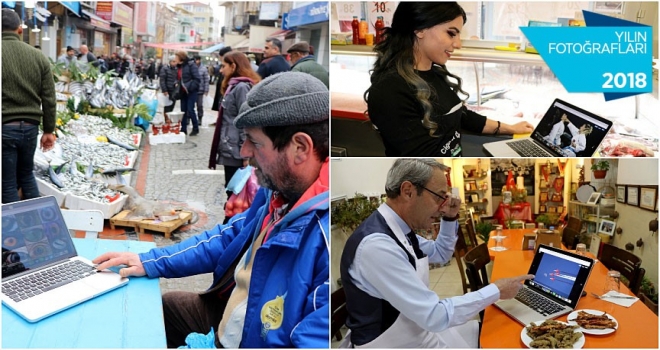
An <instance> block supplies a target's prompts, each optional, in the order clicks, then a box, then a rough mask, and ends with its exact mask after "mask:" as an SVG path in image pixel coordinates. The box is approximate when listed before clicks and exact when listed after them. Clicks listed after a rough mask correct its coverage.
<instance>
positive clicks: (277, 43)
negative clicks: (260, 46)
mask: <svg viewBox="0 0 660 350" xmlns="http://www.w3.org/2000/svg"><path fill="white" fill-rule="evenodd" d="M266 42H267V43H271V44H273V46H275V47H277V49H278V50H279V51H280V52H282V42H281V41H280V39H278V38H268V39H266Z"/></svg>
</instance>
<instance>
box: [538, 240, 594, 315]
mask: <svg viewBox="0 0 660 350" xmlns="http://www.w3.org/2000/svg"><path fill="white" fill-rule="evenodd" d="M536 254H537V255H538V254H540V255H541V256H540V259H539V260H538V265H537V266H536V271H533V272H532V271H530V273H533V274H534V279H533V280H530V281H528V283H529V286H530V287H534V288H535V289H538V290H541V291H543V292H545V293H546V294H549V295H551V296H553V297H555V298H557V299H560V300H563V301H564V302H566V303H569V304H572V303H573V301H577V300H578V298H579V297H580V293H581V292H582V285H583V284H584V283H586V281H587V278H588V277H589V272H590V270H591V264H590V263H589V262H587V261H582V260H579V259H577V258H574V257H572V256H568V255H564V254H561V253H558V252H555V251H552V250H549V249H545V248H543V247H541V248H539V251H538V253H536ZM534 260H535V261H536V260H537V259H534ZM532 267H533V268H534V266H532ZM576 283H578V284H577V285H576ZM576 287H577V288H576ZM576 294H577V295H576Z"/></svg>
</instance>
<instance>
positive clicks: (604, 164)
mask: <svg viewBox="0 0 660 350" xmlns="http://www.w3.org/2000/svg"><path fill="white" fill-rule="evenodd" d="M596 170H605V171H608V170H610V162H608V161H606V160H599V161H597V162H594V163H593V164H591V171H596Z"/></svg>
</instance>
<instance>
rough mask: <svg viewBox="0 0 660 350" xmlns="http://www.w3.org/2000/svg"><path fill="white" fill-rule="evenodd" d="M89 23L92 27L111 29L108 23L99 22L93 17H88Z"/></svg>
mask: <svg viewBox="0 0 660 350" xmlns="http://www.w3.org/2000/svg"><path fill="white" fill-rule="evenodd" d="M89 23H90V24H91V25H93V26H94V27H97V28H101V29H107V30H112V28H111V27H110V25H109V24H107V23H104V22H101V21H99V20H96V19H94V18H90V19H89Z"/></svg>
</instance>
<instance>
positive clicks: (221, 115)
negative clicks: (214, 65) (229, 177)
mask: <svg viewBox="0 0 660 350" xmlns="http://www.w3.org/2000/svg"><path fill="white" fill-rule="evenodd" d="M252 85H253V82H252V80H251V79H250V78H246V77H237V78H231V79H230V80H229V86H228V87H227V91H225V95H224V97H223V99H222V104H221V107H220V111H218V120H217V121H216V123H215V132H214V134H213V141H212V144H211V145H212V146H211V154H210V157H209V168H211V169H215V165H216V164H222V165H227V166H238V167H240V166H242V165H243V157H241V155H240V152H241V146H243V142H245V132H244V131H243V130H242V129H239V128H237V127H236V126H234V119H236V117H237V116H238V111H239V109H240V108H241V105H242V104H243V102H245V100H246V95H247V93H248V91H250V89H251V88H252Z"/></svg>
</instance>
